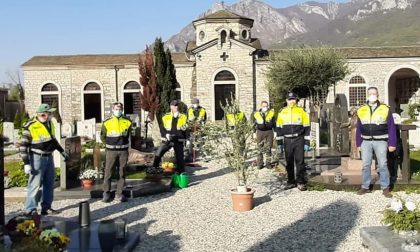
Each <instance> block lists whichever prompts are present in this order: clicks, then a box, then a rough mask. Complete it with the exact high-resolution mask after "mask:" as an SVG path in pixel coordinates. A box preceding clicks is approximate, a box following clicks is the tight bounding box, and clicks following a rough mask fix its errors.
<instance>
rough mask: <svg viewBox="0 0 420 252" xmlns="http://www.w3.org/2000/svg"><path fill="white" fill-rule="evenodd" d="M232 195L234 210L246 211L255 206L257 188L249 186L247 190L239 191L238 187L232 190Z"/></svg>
mask: <svg viewBox="0 0 420 252" xmlns="http://www.w3.org/2000/svg"><path fill="white" fill-rule="evenodd" d="M230 193H231V195H232V203H233V211H236V212H246V211H249V210H252V208H253V207H254V193H255V190H254V189H251V188H247V192H238V191H237V189H232V190H230Z"/></svg>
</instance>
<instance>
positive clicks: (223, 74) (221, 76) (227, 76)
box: [214, 70, 235, 81]
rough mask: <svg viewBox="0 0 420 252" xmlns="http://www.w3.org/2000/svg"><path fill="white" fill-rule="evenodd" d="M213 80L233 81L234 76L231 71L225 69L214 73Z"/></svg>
mask: <svg viewBox="0 0 420 252" xmlns="http://www.w3.org/2000/svg"><path fill="white" fill-rule="evenodd" d="M214 80H215V81H234V80H235V76H234V75H233V74H232V73H231V72H229V71H227V70H223V71H220V72H218V73H217V74H216V77H215V78H214Z"/></svg>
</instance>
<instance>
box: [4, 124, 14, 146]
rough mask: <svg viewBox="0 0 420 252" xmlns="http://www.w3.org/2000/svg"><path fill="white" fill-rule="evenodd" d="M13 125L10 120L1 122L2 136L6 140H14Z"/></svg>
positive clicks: (10, 141)
mask: <svg viewBox="0 0 420 252" xmlns="http://www.w3.org/2000/svg"><path fill="white" fill-rule="evenodd" d="M14 135H15V127H14V125H13V123H12V122H3V136H4V137H5V138H6V139H7V140H6V142H8V143H14V142H15V136H14Z"/></svg>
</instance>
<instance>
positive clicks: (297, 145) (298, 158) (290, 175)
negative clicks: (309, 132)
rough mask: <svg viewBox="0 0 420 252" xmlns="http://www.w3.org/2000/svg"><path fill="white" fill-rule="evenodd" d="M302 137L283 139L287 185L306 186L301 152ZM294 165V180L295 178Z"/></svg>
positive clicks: (303, 157) (302, 153)
mask: <svg viewBox="0 0 420 252" xmlns="http://www.w3.org/2000/svg"><path fill="white" fill-rule="evenodd" d="M304 142H305V141H304V139H303V136H298V137H292V138H287V137H285V138H284V152H285V154H286V164H287V165H286V171H287V183H289V184H296V182H297V183H298V184H306V178H305V173H306V169H305V156H304V151H303V145H304ZM295 164H296V173H297V174H296V178H295Z"/></svg>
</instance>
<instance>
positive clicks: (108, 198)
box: [102, 192, 111, 203]
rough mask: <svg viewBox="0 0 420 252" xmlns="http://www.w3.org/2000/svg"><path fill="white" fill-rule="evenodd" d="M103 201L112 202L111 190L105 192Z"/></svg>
mask: <svg viewBox="0 0 420 252" xmlns="http://www.w3.org/2000/svg"><path fill="white" fill-rule="evenodd" d="M102 201H103V202H105V203H109V202H111V194H110V193H109V192H104V194H103V197H102Z"/></svg>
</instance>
